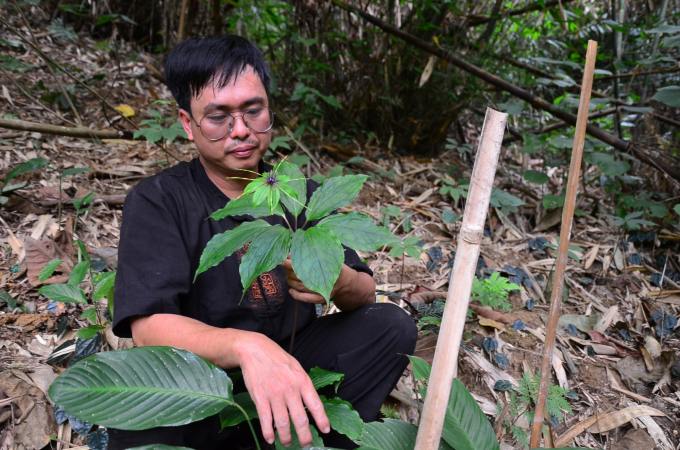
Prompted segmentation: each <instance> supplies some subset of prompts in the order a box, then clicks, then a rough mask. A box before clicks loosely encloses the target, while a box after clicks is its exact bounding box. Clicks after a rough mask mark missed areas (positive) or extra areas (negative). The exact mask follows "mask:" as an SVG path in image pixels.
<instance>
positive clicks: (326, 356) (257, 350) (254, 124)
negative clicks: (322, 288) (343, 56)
mask: <svg viewBox="0 0 680 450" xmlns="http://www.w3.org/2000/svg"><path fill="white" fill-rule="evenodd" d="M165 80H166V83H167V85H168V87H169V89H170V91H171V92H172V94H173V96H174V97H175V99H176V100H177V105H178V107H179V119H180V121H181V123H182V125H183V126H184V130H185V131H186V133H187V136H188V138H189V139H190V140H192V141H194V143H195V144H196V148H197V149H198V157H197V158H195V159H193V160H192V161H191V162H188V163H187V162H182V163H180V164H177V165H176V166H174V167H171V168H169V169H165V170H163V171H162V172H160V173H158V174H157V175H155V176H152V177H150V178H147V179H145V180H143V181H142V182H140V183H139V184H138V185H137V186H136V187H135V188H134V189H133V190H132V191H131V192H130V193H129V194H128V196H127V198H126V200H125V206H124V209H123V225H122V230H121V237H120V247H119V264H118V273H117V277H116V285H115V299H116V306H115V314H114V332H115V333H116V335H118V336H121V337H132V338H134V340H135V343H136V344H137V345H139V346H148V345H166V346H172V347H178V348H183V349H186V350H189V351H192V352H194V353H197V354H199V355H201V356H203V357H204V358H206V359H208V360H210V361H212V362H213V363H215V364H216V365H218V366H219V367H222V368H224V369H225V370H227V371H229V372H230V373H234V372H238V371H240V372H241V373H242V378H239V379H237V377H234V378H235V379H237V381H236V382H235V392H238V391H239V389H240V390H241V391H245V390H246V389H247V391H248V392H249V393H250V396H251V397H252V399H253V401H254V402H255V405H256V407H257V412H258V415H259V424H260V426H259V427H257V428H258V432H261V437H260V438H261V439H263V440H265V441H266V442H268V443H269V444H272V443H274V441H275V432H278V436H279V439H280V441H281V443H282V444H284V445H288V444H289V443H290V442H291V440H292V436H291V427H294V429H295V431H296V433H297V436H298V438H299V440H300V443H301V444H302V445H303V446H308V445H310V444H311V443H312V436H311V433H310V430H309V424H310V421H311V422H312V423H313V424H315V425H316V427H317V428H318V430H319V431H321V432H322V433H324V434H322V438H323V439H324V442H325V444H326V445H327V446H330V447H335V448H356V447H357V446H356V445H355V444H354V443H353V442H351V441H350V440H349V439H347V438H346V437H345V436H343V435H340V434H338V433H336V432H334V431H331V430H330V426H329V422H328V418H327V417H326V413H325V412H324V408H323V405H322V403H321V401H320V399H319V393H317V392H316V391H315V390H314V387H313V385H312V382H311V380H310V379H309V376H308V375H307V372H308V371H309V370H310V369H311V368H313V367H316V366H319V367H321V368H322V369H326V370H332V371H335V372H340V373H342V374H344V375H345V379H344V381H343V382H342V383H341V384H340V387H339V390H338V392H337V396H338V397H340V398H342V399H344V400H347V401H349V402H351V403H352V404H353V405H354V407H355V409H356V410H357V411H358V412H359V415H360V416H361V418H362V419H363V420H364V421H365V422H371V421H375V420H377V418H378V414H379V411H380V406H381V405H382V403H383V402H384V400H385V398H386V397H387V395H388V394H389V392H390V391H391V390H392V389H393V388H394V386H395V385H396V383H397V381H398V380H399V377H400V376H401V374H402V372H403V370H404V369H405V368H406V366H407V364H408V359H407V358H406V356H405V355H406V354H411V353H412V352H413V350H414V348H415V342H416V333H417V330H416V327H415V325H414V324H413V322H412V321H411V319H410V318H409V317H408V315H407V314H406V313H405V312H404V311H402V310H401V309H400V308H398V307H396V306H395V305H391V304H376V303H375V282H374V281H373V278H372V272H371V270H370V269H369V268H368V266H367V265H366V264H364V263H363V262H362V261H361V259H360V258H359V256H358V255H357V254H356V253H355V252H354V251H353V250H350V249H345V264H344V265H343V267H342V270H341V272H340V277H339V279H338V281H337V283H336V284H335V286H334V289H333V292H332V299H333V301H334V303H335V305H336V306H337V307H338V309H339V310H340V312H339V313H337V314H331V315H326V316H323V317H317V315H316V305H317V304H321V303H324V302H325V300H324V299H323V297H322V296H321V295H319V294H317V293H315V292H312V291H310V290H309V289H307V288H306V287H305V286H304V284H303V283H302V282H301V281H300V280H299V279H298V277H297V276H296V275H295V273H294V272H293V270H292V268H291V263H290V259H288V260H286V261H285V262H284V264H283V265H282V266H279V267H277V268H275V269H274V270H272V271H270V272H267V273H264V274H262V275H261V276H260V277H259V278H258V279H256V280H255V281H254V282H253V284H252V285H251V286H250V287H249V288H248V290H247V292H246V294H245V295H244V297H243V301H241V293H242V292H243V288H242V286H241V281H240V277H239V271H238V267H239V262H240V259H241V257H242V256H243V255H244V254H245V252H246V251H247V247H244V248H243V249H241V250H239V251H237V252H235V253H234V254H233V255H232V256H230V257H229V258H226V259H225V260H224V261H223V262H222V263H221V264H219V265H218V266H216V267H213V268H211V269H209V270H208V271H206V272H205V273H202V274H201V275H199V276H198V278H197V279H196V281H195V282H193V276H194V273H195V272H196V269H197V268H198V265H199V259H200V256H201V253H202V252H203V249H204V248H205V246H206V244H207V243H208V241H209V240H210V239H211V238H212V237H213V236H214V235H216V234H218V233H223V232H225V231H227V230H231V229H233V228H235V227H237V226H238V225H240V224H241V223H243V222H244V221H248V220H253V219H252V218H251V217H249V216H235V217H227V218H225V219H222V220H219V221H216V220H213V219H208V216H209V215H210V214H212V213H213V212H215V211H216V210H218V209H220V208H223V207H224V206H225V205H226V204H227V202H228V201H229V199H233V198H237V197H239V196H240V195H242V194H243V190H244V188H245V186H246V185H247V184H248V180H241V179H235V178H232V177H240V178H242V177H244V176H246V177H247V176H248V175H244V174H248V172H244V171H243V170H244V169H245V170H251V171H255V172H259V173H262V172H263V171H267V170H271V166H269V165H268V164H266V163H264V162H263V161H262V157H263V155H264V154H265V151H266V150H267V147H268V146H269V143H270V141H271V137H272V126H273V124H274V113H273V112H272V110H271V103H270V102H271V96H270V92H269V85H270V74H269V69H268V68H267V65H266V63H265V61H264V59H263V57H262V54H261V52H260V51H259V50H258V49H257V48H256V47H255V46H254V45H253V44H252V43H250V42H248V41H247V40H246V39H244V38H241V37H239V36H214V37H204V38H202V39H192V40H186V41H184V42H182V43H180V44H179V45H177V46H176V47H175V48H174V49H173V50H172V51H171V53H170V55H169V56H168V59H167V62H166V65H165ZM252 177H253V178H255V177H256V175H255V174H252ZM317 187H318V184H316V183H315V182H314V181H311V180H310V181H308V182H307V190H308V193H307V195H308V197H309V196H310V195H311V194H312V193H313V191H314V190H315V189H316V188H317ZM303 216H304V215H301V217H300V222H299V224H298V226H303V224H304V221H305V219H304V217H303ZM289 220H293V218H292V217H290V216H289ZM267 222H269V223H270V224H272V225H275V224H281V225H284V226H285V223H284V221H283V218H282V217H279V216H272V217H270V218H267ZM295 300H298V301H299V312H298V320H297V328H296V332H295V335H296V338H295V340H294V348H293V351H292V353H290V354H289V353H288V352H287V351H286V350H284V349H288V348H289V344H290V339H291V334H292V332H293V322H294V321H293V313H294V307H295ZM320 394H323V395H326V396H327V397H334V396H336V394H335V392H334V391H333V390H332V389H330V390H328V391H323V390H322V391H321V392H320ZM109 434H110V441H109V449H110V450H122V449H127V448H132V447H137V446H141V445H148V444H167V445H175V446H186V447H190V448H194V449H197V450H210V449H225V448H228V449H231V448H234V449H237V448H242V447H244V448H248V447H252V444H253V438H252V436H250V432H249V430H248V427H247V426H245V424H241V426H237V427H231V428H227V429H225V430H223V431H222V432H220V424H219V418H218V417H217V416H213V417H209V418H207V419H204V420H202V421H199V422H195V423H192V424H188V425H183V426H179V427H168V428H155V429H150V430H145V431H122V430H110V433H109Z"/></svg>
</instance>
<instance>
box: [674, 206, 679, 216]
mask: <svg viewBox="0 0 680 450" xmlns="http://www.w3.org/2000/svg"><path fill="white" fill-rule="evenodd" d="M673 211H675V214H677V215H679V216H680V204H677V205H675V206H674V207H673Z"/></svg>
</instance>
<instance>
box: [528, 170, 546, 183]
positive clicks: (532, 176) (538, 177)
mask: <svg viewBox="0 0 680 450" xmlns="http://www.w3.org/2000/svg"><path fill="white" fill-rule="evenodd" d="M522 177H524V179H525V180H527V181H528V182H530V183H536V184H545V183H547V182H548V180H550V178H548V175H546V174H544V173H543V172H539V171H537V170H527V171H525V172H524V174H523V175H522Z"/></svg>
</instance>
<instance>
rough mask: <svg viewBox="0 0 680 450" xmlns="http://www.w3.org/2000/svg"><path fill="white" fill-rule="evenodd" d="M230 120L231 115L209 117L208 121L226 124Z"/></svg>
mask: <svg viewBox="0 0 680 450" xmlns="http://www.w3.org/2000/svg"><path fill="white" fill-rule="evenodd" d="M228 119H229V114H220V115H217V116H208V120H210V121H211V122H212V123H224V122H226V121H227V120H228Z"/></svg>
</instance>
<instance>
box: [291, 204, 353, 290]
mask: <svg viewBox="0 0 680 450" xmlns="http://www.w3.org/2000/svg"><path fill="white" fill-rule="evenodd" d="M317 192H318V191H317ZM290 260H291V263H292V264H293V270H294V271H295V274H296V275H297V276H298V278H300V280H301V281H302V282H303V283H304V284H305V286H307V288H309V289H311V290H312V291H314V292H318V293H319V294H321V295H322V296H323V298H325V299H326V302H330V299H331V292H332V291H333V286H334V285H335V282H336V281H338V277H339V276H340V269H341V268H342V264H343V263H344V262H345V252H344V250H343V249H342V244H340V241H339V240H338V238H337V237H335V235H333V234H332V233H330V232H329V231H328V230H326V229H324V228H322V227H312V228H310V229H309V230H306V231H305V230H302V229H298V230H297V231H296V232H295V234H294V235H293V240H292V242H291V246H290Z"/></svg>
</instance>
